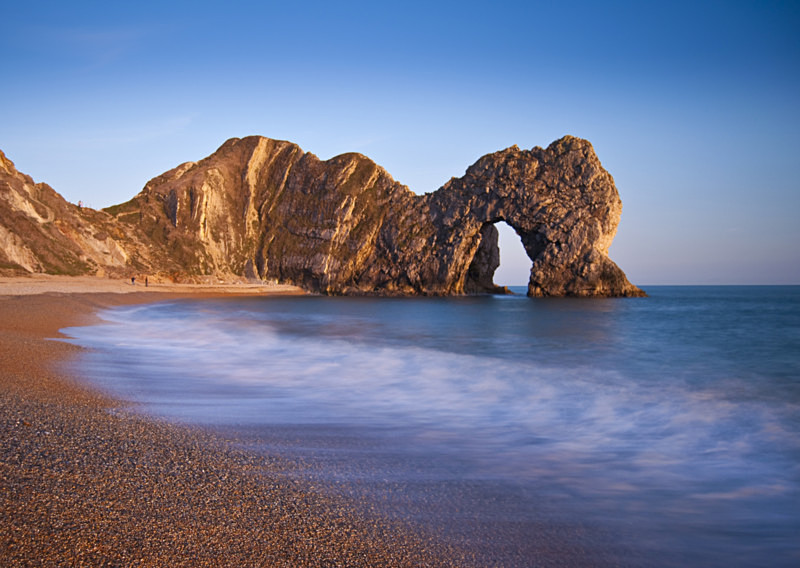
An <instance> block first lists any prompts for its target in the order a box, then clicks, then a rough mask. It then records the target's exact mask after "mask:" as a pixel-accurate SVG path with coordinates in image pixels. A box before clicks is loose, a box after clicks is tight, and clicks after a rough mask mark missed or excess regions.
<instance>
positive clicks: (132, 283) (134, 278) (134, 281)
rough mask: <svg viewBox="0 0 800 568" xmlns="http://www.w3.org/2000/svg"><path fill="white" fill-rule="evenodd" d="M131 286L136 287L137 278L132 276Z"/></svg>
mask: <svg viewBox="0 0 800 568" xmlns="http://www.w3.org/2000/svg"><path fill="white" fill-rule="evenodd" d="M131 286H136V276H131Z"/></svg>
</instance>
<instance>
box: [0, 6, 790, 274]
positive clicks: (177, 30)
mask: <svg viewBox="0 0 800 568" xmlns="http://www.w3.org/2000/svg"><path fill="white" fill-rule="evenodd" d="M0 13H2V18H0V53H2V67H0V149H2V150H3V151H4V153H5V154H6V155H7V157H8V158H9V159H11V160H12V161H13V162H14V163H15V164H16V166H17V168H18V169H19V170H20V171H22V172H24V173H26V174H29V175H31V176H32V177H33V178H34V180H35V181H37V182H45V183H47V184H49V185H51V186H52V187H53V188H54V189H55V190H56V191H58V192H59V193H61V194H62V195H63V196H64V197H65V198H66V199H68V200H69V201H72V202H75V203H77V202H78V201H79V200H81V201H82V202H83V203H84V204H86V205H89V206H92V207H95V208H100V207H106V206H109V205H112V204H116V203H121V202H124V201H127V200H128V199H130V198H131V197H133V196H134V195H136V194H137V193H138V192H139V191H141V189H142V188H143V187H144V185H145V183H146V182H147V181H148V180H149V179H151V178H153V177H155V176H157V175H159V174H161V173H163V172H165V171H167V170H169V169H171V168H173V167H175V166H177V165H178V164H180V163H183V162H186V161H197V160H200V159H202V158H204V157H205V156H208V155H209V154H211V153H212V152H214V150H216V149H217V148H218V147H219V146H220V145H221V144H222V143H223V142H224V141H225V140H227V139H229V138H232V137H243V136H247V135H251V134H258V135H262V136H267V137H270V138H277V139H283V140H290V141H292V142H295V143H297V144H299V145H300V146H301V147H302V148H303V149H304V150H305V151H308V152H313V153H314V154H316V155H317V156H319V157H320V158H322V159H328V158H331V157H333V156H335V155H337V154H341V153H344V152H351V151H353V152H360V153H362V154H365V155H367V156H369V157H370V158H372V159H373V160H374V161H375V162H377V163H378V164H380V165H381V166H383V167H384V168H385V169H386V170H387V171H388V172H389V173H390V174H391V175H392V176H393V177H394V178H395V179H396V180H398V181H400V182H401V183H404V184H406V185H408V186H409V187H410V188H411V189H412V190H413V191H414V192H416V193H425V192H429V191H433V190H435V189H437V188H438V187H440V186H441V185H442V184H444V182H446V181H447V180H448V179H450V177H453V176H456V177H458V176H461V175H463V174H464V171H465V170H466V168H467V167H468V166H469V165H471V164H472V163H474V162H475V161H476V160H477V159H478V158H479V157H480V156H482V155H484V154H487V153H490V152H494V151H497V150H500V149H503V148H507V147H509V146H511V145H514V144H517V145H518V146H520V147H521V148H532V147H534V146H543V147H546V146H547V145H548V144H550V143H551V142H552V141H553V140H556V139H558V138H560V137H561V136H563V135H565V134H571V135H574V136H579V137H581V138H586V139H587V140H589V141H591V142H592V144H593V146H594V148H595V151H596V152H597V155H598V156H599V158H600V160H601V162H602V163H603V166H604V167H605V168H606V169H607V170H608V171H609V172H610V173H611V175H612V176H613V177H614V180H615V182H616V185H617V188H618V189H619V192H620V196H621V198H622V202H623V213H622V219H621V222H620V225H619V229H618V232H617V237H616V239H615V241H614V244H613V245H612V246H611V249H610V256H611V258H612V260H614V261H615V262H616V263H617V264H618V265H619V266H620V267H621V268H622V269H623V270H624V271H625V272H626V274H627V275H628V278H629V279H630V280H631V281H632V282H633V283H635V284H638V285H642V286H646V285H648V284H651V285H656V284H800V222H798V221H797V217H798V213H800V181H798V180H799V179H800V177H798V166H800V135H799V132H800V1H794V2H778V1H758V2H743V1H735V0H731V1H718V2H712V1H705V0H695V1H692V2H682V1H672V2H655V1H654V2H648V1H644V0H639V1H634V2H617V1H614V0H609V1H598V2H583V1H579V0H575V1H572V2H563V1H532V0H528V1H524V2H501V1H497V2H469V1H464V0H462V1H459V2H436V1H435V0H429V1H427V2H416V1H414V0H407V1H404V2H374V1H368V2H347V1H345V0H340V1H338V2H314V1H307V2H302V3H300V2H285V1H283V2H270V1H263V2H242V1H237V0H226V1H225V2H203V1H192V2H182V1H175V2H163V1H159V2H150V1H146V0H140V1H137V2H107V1H103V2H84V1H80V0H73V1H71V2H61V1H58V2H42V1H38V0H26V2H12V1H10V0H0ZM500 246H501V266H500V269H498V272H497V274H496V277H495V281H496V282H498V283H501V284H509V285H513V284H524V283H526V282H527V274H528V271H529V269H530V261H529V260H528V259H527V258H526V257H525V256H524V252H522V249H521V245H520V244H519V239H518V238H517V237H516V235H514V233H513V231H512V230H510V228H509V229H506V228H503V230H502V231H501V245H500Z"/></svg>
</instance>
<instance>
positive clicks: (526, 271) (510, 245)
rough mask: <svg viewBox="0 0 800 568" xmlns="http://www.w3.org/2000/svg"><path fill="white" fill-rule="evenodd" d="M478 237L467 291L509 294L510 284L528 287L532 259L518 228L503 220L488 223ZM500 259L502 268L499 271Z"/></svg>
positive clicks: (466, 282) (469, 271)
mask: <svg viewBox="0 0 800 568" xmlns="http://www.w3.org/2000/svg"><path fill="white" fill-rule="evenodd" d="M479 238H480V242H479V244H478V247H477V249H476V251H475V255H474V256H473V257H472V261H471V263H470V266H469V269H468V271H467V277H466V280H465V286H464V292H466V293H467V294H509V293H511V291H510V290H509V287H510V286H523V287H527V285H528V280H529V278H530V271H531V265H532V262H531V260H530V258H529V257H528V254H527V253H526V252H525V248H524V246H523V244H522V239H521V238H520V236H519V235H518V234H517V233H516V231H515V230H514V229H513V228H511V227H510V226H509V225H508V224H506V223H505V222H504V221H502V220H498V221H494V222H487V223H484V224H483V226H482V227H481V230H480V235H479ZM501 249H502V252H501ZM501 261H502V262H503V264H502V267H503V269H502V270H498V268H499V267H500V266H501Z"/></svg>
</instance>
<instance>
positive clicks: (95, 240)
mask: <svg viewBox="0 0 800 568" xmlns="http://www.w3.org/2000/svg"><path fill="white" fill-rule="evenodd" d="M132 244H133V242H132V241H131V239H127V238H125V236H124V235H122V234H121V233H120V230H119V228H118V226H117V223H116V222H115V221H114V220H113V218H111V216H109V215H108V214H106V213H103V212H102V211H94V210H92V209H86V208H80V207H78V206H76V205H73V204H71V203H68V202H67V201H65V200H64V198H62V197H61V196H60V195H59V194H58V193H56V192H55V191H54V190H53V189H52V188H51V187H50V186H49V185H47V184H43V183H34V181H33V180H32V179H31V178H30V177H29V176H27V175H24V174H22V173H20V172H18V171H17V170H16V168H15V167H14V164H13V163H12V162H11V160H9V159H8V158H6V156H5V154H3V153H2V152H1V151H0V273H4V274H25V273H30V272H44V273H49V274H69V275H78V274H96V273H98V272H99V273H103V272H105V271H109V272H111V273H114V272H120V273H122V272H123V271H125V270H126V269H127V266H128V262H129V254H128V252H127V251H128V249H131V248H133V247H132V246H131V245H132Z"/></svg>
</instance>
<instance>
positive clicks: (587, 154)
mask: <svg viewBox="0 0 800 568" xmlns="http://www.w3.org/2000/svg"><path fill="white" fill-rule="evenodd" d="M109 211H110V212H112V214H113V215H115V217H116V219H117V220H118V221H120V222H123V223H130V224H131V225H132V226H131V227H130V231H129V232H130V233H131V234H135V235H137V239H136V240H135V242H132V243H129V244H128V246H129V248H130V249H131V250H130V256H131V257H133V258H136V260H137V262H139V263H140V264H141V265H142V266H144V267H147V268H148V269H149V270H151V271H160V272H166V273H170V274H173V273H178V274H185V275H186V276H187V278H194V277H197V276H198V275H209V274H213V275H218V276H222V277H224V276H226V275H235V276H247V277H250V278H259V279H263V280H271V281H278V282H286V283H292V284H296V285H299V286H302V287H304V288H306V289H308V290H310V291H314V292H320V293H325V294H374V295H401V294H419V295H453V294H467V293H481V292H497V291H499V290H498V288H497V287H496V286H495V285H494V282H493V281H492V278H493V275H494V271H495V269H496V268H497V266H498V264H499V250H498V246H497V229H496V228H495V227H494V224H495V223H497V222H499V221H505V222H506V223H507V224H508V225H510V226H511V227H512V228H513V229H514V230H515V231H516V232H517V234H518V235H519V236H520V240H521V242H522V245H523V247H524V248H525V251H526V253H527V255H528V257H529V258H530V259H531V262H532V265H531V271H530V278H529V281H528V294H529V295H531V296H551V295H552V296H563V295H572V296H637V295H643V292H642V291H641V290H639V289H638V288H636V287H635V286H633V285H632V284H631V283H630V282H628V280H627V278H625V275H624V273H623V272H622V271H621V270H620V269H619V268H618V267H617V266H616V265H615V264H614V263H613V262H612V261H611V260H610V259H609V258H608V246H609V245H610V244H611V241H612V239H613V237H614V234H615V232H616V228H617V224H618V223H619V218H620V214H621V211H622V204H621V202H620V199H619V194H618V193H617V189H616V187H615V186H614V181H613V179H612V178H611V176H610V175H609V174H608V172H606V171H605V170H604V169H603V167H602V166H601V165H600V161H599V160H598V159H597V156H596V155H595V153H594V149H593V148H592V146H591V144H590V143H589V142H587V141H585V140H581V139H578V138H574V137H570V136H567V137H564V138H562V139H560V140H557V141H556V142H553V143H552V144H551V145H550V146H549V147H547V148H546V149H542V148H539V147H535V148H533V149H531V150H520V149H519V148H517V147H516V146H512V147H511V148H507V149H506V150H501V151H499V152H495V153H493V154H488V155H486V156H483V157H482V158H480V159H479V160H478V161H477V162H475V164H473V165H472V166H470V167H469V168H468V169H467V171H466V173H465V175H464V176H462V177H460V178H453V179H451V180H450V181H449V182H447V183H446V184H445V185H444V186H442V187H441V188H440V189H438V190H437V191H435V192H433V193H429V194H425V195H415V194H414V193H412V192H411V191H410V190H409V189H408V188H407V187H406V186H404V185H402V184H400V183H398V182H396V181H395V180H393V179H392V178H391V176H390V175H389V174H388V173H387V172H386V171H385V170H383V169H382V168H381V167H380V166H378V165H377V164H375V163H374V162H372V161H371V160H370V159H369V158H367V157H366V156H362V155H360V154H343V155H340V156H336V157H334V158H331V159H330V160H325V161H322V160H319V159H318V158H317V157H316V156H314V155H313V154H310V153H305V152H303V151H302V150H301V149H300V148H299V147H298V146H297V145H295V144H292V143H290V142H284V141H276V140H270V139H267V138H262V137H255V136H254V137H248V138H243V139H231V140H229V141H227V142H226V143H225V144H223V145H222V147H220V149H219V150H217V152H215V153H214V154H212V155H211V156H209V157H208V158H206V159H204V160H201V161H200V162H197V163H187V164H184V165H182V166H179V167H178V168H175V169H174V170H171V171H169V172H167V173H165V174H163V175H161V176H159V177H158V178H155V179H153V180H151V181H150V182H149V183H148V184H147V185H146V186H145V189H144V190H143V191H142V192H141V193H140V194H139V195H138V196H136V197H135V198H134V199H133V200H131V201H130V202H128V203H125V204H122V205H120V206H116V207H115V208H112V209H110V210H109Z"/></svg>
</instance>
